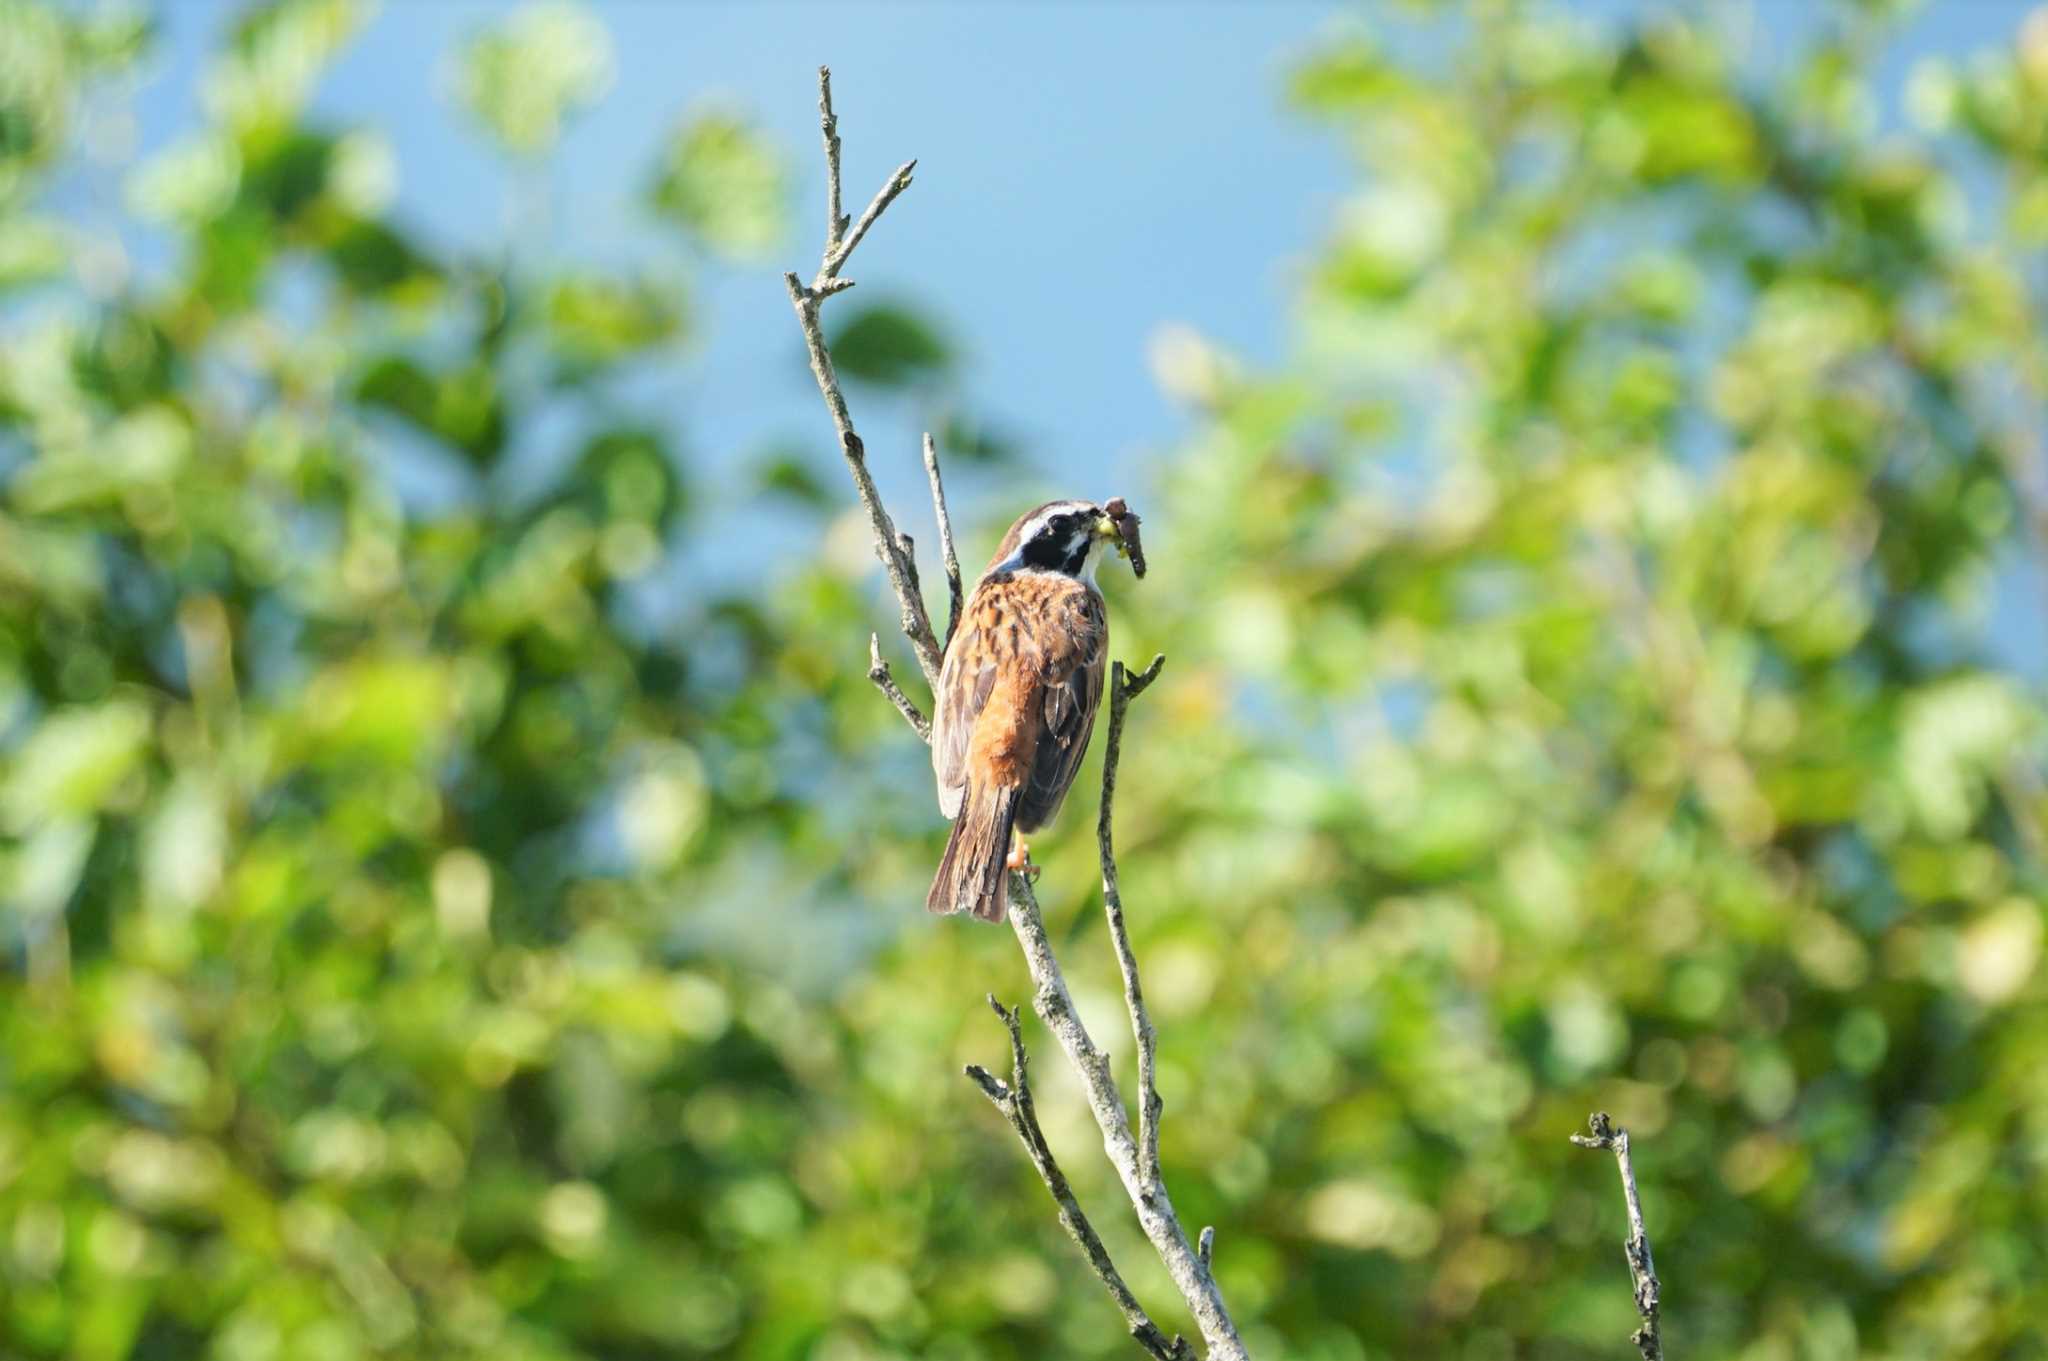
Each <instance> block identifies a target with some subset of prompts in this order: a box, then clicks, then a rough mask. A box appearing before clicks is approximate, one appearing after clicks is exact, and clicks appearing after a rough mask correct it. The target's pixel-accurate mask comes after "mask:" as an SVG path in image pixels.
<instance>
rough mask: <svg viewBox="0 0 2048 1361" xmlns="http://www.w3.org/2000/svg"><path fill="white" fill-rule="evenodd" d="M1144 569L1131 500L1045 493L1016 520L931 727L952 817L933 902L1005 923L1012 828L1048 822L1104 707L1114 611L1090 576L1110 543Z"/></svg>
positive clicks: (953, 645) (977, 601)
mask: <svg viewBox="0 0 2048 1361" xmlns="http://www.w3.org/2000/svg"><path fill="white" fill-rule="evenodd" d="M1109 549H1113V550H1115V551H1116V552H1117V553H1118V554H1120V555H1122V556H1123V557H1125V558H1128V559H1129V560H1130V564H1131V570H1132V571H1133V572H1134V573H1135V574H1136V575H1138V576H1140V577H1142V576H1144V575H1145V553H1144V549H1143V547H1142V546H1141V545H1140V542H1139V539H1138V517H1137V515H1136V514H1135V513H1134V512H1132V510H1131V509H1130V506H1129V505H1128V503H1126V502H1125V500H1124V499H1123V498H1122V497H1120V496H1119V497H1112V498H1111V499H1110V500H1108V501H1106V502H1104V503H1102V504H1101V505H1097V504H1095V503H1094V502H1092V501H1048V502H1046V503H1045V504H1044V505H1042V506H1037V507H1035V508H1033V509H1031V510H1028V511H1026V512H1025V513H1024V514H1022V515H1020V516H1018V517H1017V521H1016V523H1015V524H1012V525H1011V526H1010V531H1009V533H1007V534H1005V535H1003V539H1002V542H1001V544H999V545H998V546H997V548H996V551H995V556H994V557H993V558H991V559H990V560H989V564H988V567H987V569H986V570H984V571H983V572H982V574H981V577H980V579H979V580H978V581H976V582H975V585H974V591H973V593H972V594H971V595H969V596H968V598H967V603H966V605H965V607H964V608H963V609H962V610H961V612H960V619H959V622H958V624H957V625H956V626H955V628H954V632H953V636H952V638H951V639H950V640H949V641H948V642H947V645H946V653H945V660H944V664H943V666H942V667H941V668H940V672H939V689H938V694H937V696H936V701H935V704H934V711H935V712H934V718H933V723H932V770H933V773H934V774H935V775H936V776H937V777H938V792H939V811H940V812H942V813H944V814H945V815H946V816H947V817H949V818H952V819H953V831H952V834H951V835H950V836H949V837H948V838H947V841H946V852H945V854H944V855H943V856H941V857H940V859H939V868H938V873H937V875H935V876H934V877H933V879H932V888H931V892H930V893H929V894H928V895H927V896H926V898H925V907H926V908H927V909H929V910H930V911H932V912H934V913H939V914H948V913H955V912H971V913H973V914H974V915H975V916H976V917H979V918H981V919H982V920H983V921H1001V920H1002V919H1003V917H1004V916H1005V915H1006V913H1007V912H1008V909H1009V894H1010V890H1009V876H1008V875H1007V874H1006V873H1004V871H1005V870H1009V869H1025V868H1028V866H1029V864H1030V851H1029V848H1028V847H1025V846H1023V845H1022V843H1021V841H1020V842H1019V844H1018V847H1017V848H1016V849H1015V850H1013V849H1012V847H1011V839H1012V836H1013V835H1014V834H1016V833H1020V832H1031V831H1036V830H1037V829H1038V828H1040V827H1043V826H1044V825H1045V824H1046V823H1047V822H1049V821H1050V820H1051V819H1052V816H1053V815H1054V814H1055V813H1057V812H1058V811H1059V807H1060V804H1061V803H1062V802H1063V801H1064V800H1065V799H1066V796H1067V787H1068V786H1069V785H1071V784H1072V783H1073V782H1074V773H1075V772H1076V771H1077V770H1079V769H1080V768H1081V753H1082V752H1084V751H1086V750H1087V747H1088V737H1089V734H1090V733H1091V732H1092V731H1093V730H1094V727H1095V710H1096V708H1097V706H1098V705H1100V704H1101V702H1102V679H1103V670H1104V667H1105V664H1106V660H1107V658H1108V656H1109V615H1108V612H1107V611H1106V610H1105V609H1104V607H1103V603H1102V592H1101V591H1100V590H1098V589H1097V588H1096V585H1095V569H1096V567H1097V565H1098V564H1099V562H1100V560H1101V558H1102V555H1103V553H1104V551H1105V550H1109Z"/></svg>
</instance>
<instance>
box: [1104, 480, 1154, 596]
mask: <svg viewBox="0 0 2048 1361" xmlns="http://www.w3.org/2000/svg"><path fill="white" fill-rule="evenodd" d="M1102 512H1103V513H1102V522H1101V525H1100V526H1099V527H1098V528H1097V530H1096V532H1097V533H1098V534H1101V535H1102V536H1103V537H1104V538H1113V539H1114V540H1115V541H1116V551H1117V552H1119V553H1121V554H1123V555H1124V556H1125V557H1126V558H1129V559H1130V561H1131V572H1132V573H1133V574H1134V575H1136V576H1141V577H1142V576H1144V575H1145V549H1144V546H1143V545H1142V544H1141V543H1139V541H1138V513H1137V512H1136V511H1134V510H1132V509H1131V508H1130V506H1129V504H1128V503H1126V502H1125V500H1124V498H1123V497H1121V496H1112V497H1110V498H1109V500H1108V502H1107V503H1106V504H1104V506H1103V507H1102Z"/></svg>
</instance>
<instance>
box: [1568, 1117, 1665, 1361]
mask: <svg viewBox="0 0 2048 1361" xmlns="http://www.w3.org/2000/svg"><path fill="white" fill-rule="evenodd" d="M1587 1125H1588V1126H1589V1127H1590V1128H1591V1129H1592V1131H1593V1132H1592V1133H1591V1134H1574V1135H1573V1136H1572V1142H1573V1143H1575V1144H1577V1145H1578V1146H1579V1147H1580V1148H1604V1149H1611V1150H1612V1151H1613V1153H1614V1161H1615V1162H1616V1163H1617V1164H1619V1165H1620V1167H1621V1197H1622V1199H1623V1201H1625V1202H1626V1203H1627V1205H1628V1241H1627V1242H1625V1243H1623V1244H1622V1251H1623V1252H1625V1253H1626V1254H1627V1255H1628V1273H1629V1276H1630V1278H1631V1280H1632V1281H1633V1282H1634V1284H1635V1295H1636V1312H1637V1313H1638V1314H1641V1315H1642V1317H1643V1326H1642V1327H1640V1328H1638V1329H1636V1332H1635V1336H1634V1337H1633V1338H1632V1339H1631V1341H1633V1342H1634V1343H1635V1344H1636V1350H1637V1351H1639V1352H1641V1353H1642V1356H1643V1361H1663V1356H1664V1338H1663V1335H1662V1333H1661V1332H1660V1331H1659V1319H1658V1309H1659V1307H1660V1305H1661V1302H1662V1301H1661V1297H1662V1287H1661V1286H1660V1285H1659V1284H1658V1283H1657V1265H1656V1263H1655V1262H1653V1261H1651V1260H1650V1236H1649V1235H1648V1234H1647V1233H1645V1232H1644V1231H1643V1203H1642V1201H1641V1200H1640V1199H1638V1198H1637V1196H1636V1169H1635V1164H1634V1163H1632V1162H1630V1161H1629V1156H1628V1131H1627V1130H1625V1129H1622V1128H1621V1127H1619V1126H1618V1125H1616V1124H1615V1123H1614V1122H1613V1121H1612V1120H1611V1119H1609V1118H1608V1115H1607V1112H1606V1111H1594V1112H1593V1114H1592V1115H1591V1116H1590V1117H1589V1118H1588V1120H1587Z"/></svg>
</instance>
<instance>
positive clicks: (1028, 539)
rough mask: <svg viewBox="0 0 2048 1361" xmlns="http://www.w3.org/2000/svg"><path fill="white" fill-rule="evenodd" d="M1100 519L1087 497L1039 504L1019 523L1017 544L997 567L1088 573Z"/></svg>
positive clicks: (1099, 512) (1097, 547)
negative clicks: (1034, 510)
mask: <svg viewBox="0 0 2048 1361" xmlns="http://www.w3.org/2000/svg"><path fill="white" fill-rule="evenodd" d="M1101 519H1102V510H1101V508H1100V507H1099V506H1097V505H1095V504H1094V503H1093V502H1090V501H1054V502H1052V503H1051V504H1049V505H1044V506H1041V507H1039V508H1038V510H1037V511H1036V512H1034V513H1033V514H1032V516H1031V518H1030V519H1029V520H1028V521H1027V522H1026V523H1025V524H1024V525H1023V526H1022V528H1021V530H1020V531H1019V533H1018V537H1017V547H1016V548H1015V549H1014V550H1013V551H1012V552H1011V553H1010V555H1009V557H1008V558H1006V559H1005V560H1004V561H1003V562H1002V563H1000V564H999V567H1000V568H1001V569H1003V570H1008V571H1019V570H1036V571H1041V572H1060V573H1064V574H1065V575H1067V576H1072V577H1089V576H1092V575H1093V572H1092V568H1093V567H1094V559H1095V557H1096V555H1097V554H1098V553H1099V552H1100V550H1101V547H1102V542H1103V541H1102V540H1101V539H1100V538H1098V537H1097V536H1096V533H1095V526H1096V525H1097V524H1098V523H1099V522H1100V521H1101Z"/></svg>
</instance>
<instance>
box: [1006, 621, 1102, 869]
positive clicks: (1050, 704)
mask: <svg viewBox="0 0 2048 1361" xmlns="http://www.w3.org/2000/svg"><path fill="white" fill-rule="evenodd" d="M1071 586H1072V589H1071V590H1067V591H1062V592H1060V593H1059V595H1058V596H1057V597H1056V598H1054V599H1052V600H1049V601H1047V602H1046V605H1045V612H1046V616H1047V623H1048V624H1049V625H1050V627H1048V628H1047V629H1046V634H1047V636H1048V637H1049V638H1050V639H1052V640H1054V641H1052V643H1051V644H1050V645H1049V646H1048V647H1047V648H1046V650H1045V656H1044V665H1043V668H1042V670H1041V671H1040V680H1041V686H1042V690H1041V694H1040V697H1039V704H1038V715H1037V717H1038V719H1039V734H1038V744H1037V750H1036V751H1035V752H1034V753H1033V755H1032V761H1031V771H1030V776H1029V779H1028V780H1027V781H1026V784H1025V788H1024V797H1023V798H1022V799H1021V800H1019V801H1018V804H1017V826H1018V827H1020V828H1022V829H1023V830H1025V831H1027V832H1028V831H1032V830H1034V829H1036V828H1039V827H1043V826H1044V825H1045V824H1046V823H1047V822H1049V821H1051V820H1052V816H1053V814H1055V813H1057V812H1059V810H1060V804H1061V803H1062V802H1064V801H1065V799H1066V797H1067V789H1068V788H1069V787H1070V786H1071V785H1072V784H1073V783H1074V775H1075V772H1077V771H1079V770H1080V769H1081V757H1082V755H1083V753H1085V752H1086V751H1087V750H1088V735H1089V734H1090V733H1091V732H1093V731H1094V729H1095V710H1096V707H1097V706H1098V705H1100V704H1101V703H1102V673H1103V668H1104V667H1105V665H1106V664H1107V662H1108V658H1109V617H1108V615H1107V613H1106V612H1105V611H1104V610H1103V608H1102V597H1101V596H1099V595H1097V594H1096V593H1095V592H1094V591H1093V590H1092V589H1090V588H1089V587H1087V586H1085V585H1083V584H1082V583H1080V582H1073V583H1071Z"/></svg>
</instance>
